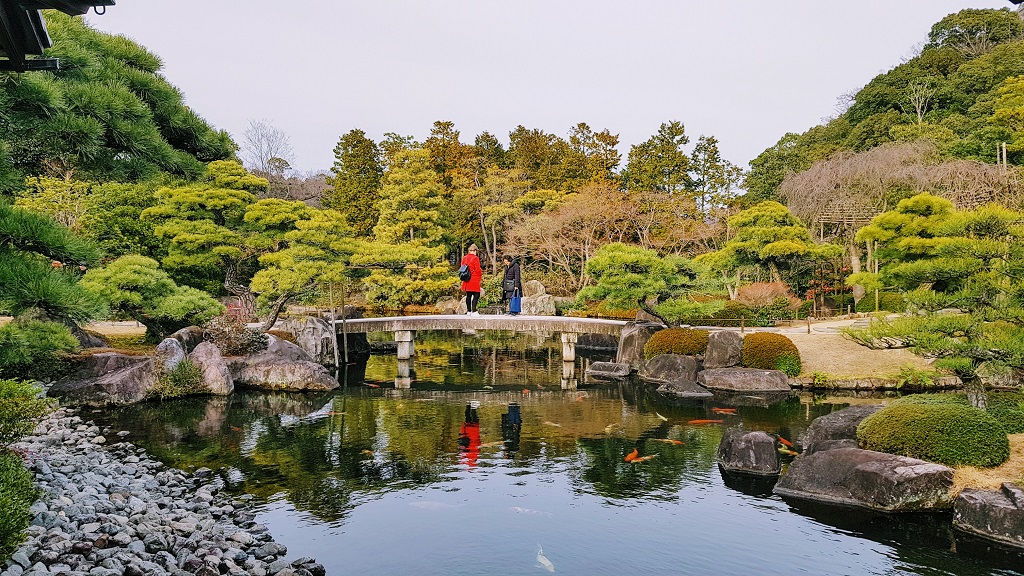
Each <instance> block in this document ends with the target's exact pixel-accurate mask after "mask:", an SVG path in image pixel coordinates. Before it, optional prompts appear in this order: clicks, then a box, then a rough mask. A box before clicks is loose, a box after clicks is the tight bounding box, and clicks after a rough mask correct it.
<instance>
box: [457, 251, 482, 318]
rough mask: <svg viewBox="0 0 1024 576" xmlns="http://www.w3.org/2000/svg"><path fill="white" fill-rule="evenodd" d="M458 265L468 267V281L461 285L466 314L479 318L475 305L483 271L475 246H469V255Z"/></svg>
mask: <svg viewBox="0 0 1024 576" xmlns="http://www.w3.org/2000/svg"><path fill="white" fill-rule="evenodd" d="M460 265H465V266H467V267H469V280H466V281H465V282H463V283H462V291H463V292H465V293H466V314H468V315H470V316H479V315H480V313H479V312H477V311H476V305H477V303H478V302H480V280H481V279H483V277H484V271H483V268H481V267H480V258H479V257H478V256H477V255H476V244H470V245H469V254H466V255H465V256H463V257H462V262H461V264H460Z"/></svg>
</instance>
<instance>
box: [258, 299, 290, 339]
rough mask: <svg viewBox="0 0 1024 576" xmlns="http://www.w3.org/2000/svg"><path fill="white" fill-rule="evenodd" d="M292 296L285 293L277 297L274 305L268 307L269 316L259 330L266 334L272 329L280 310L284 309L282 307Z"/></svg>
mask: <svg viewBox="0 0 1024 576" xmlns="http://www.w3.org/2000/svg"><path fill="white" fill-rule="evenodd" d="M293 296H295V295H294V294H292V293H291V292H285V293H284V294H281V295H280V296H278V297H277V300H274V303H273V304H271V305H270V315H269V316H267V319H266V320H264V321H263V325H262V326H260V330H263V331H264V332H266V331H267V330H270V329H271V328H273V327H274V324H276V323H277V317H278V316H279V315H280V314H281V310H283V309H284V305H285V304H287V303H288V301H289V300H291V299H292V297H293Z"/></svg>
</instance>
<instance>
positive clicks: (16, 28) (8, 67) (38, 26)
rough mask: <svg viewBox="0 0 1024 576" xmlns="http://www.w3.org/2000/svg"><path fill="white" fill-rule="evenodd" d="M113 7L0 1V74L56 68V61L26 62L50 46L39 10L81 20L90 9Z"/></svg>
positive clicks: (63, 0)
mask: <svg viewBox="0 0 1024 576" xmlns="http://www.w3.org/2000/svg"><path fill="white" fill-rule="evenodd" d="M113 5H114V0H89V1H88V2H78V1H76V0H0V71H5V72H12V71H13V72H24V71H26V70H56V69H58V68H59V66H60V63H59V62H58V61H57V59H56V58H29V56H40V55H42V53H43V50H46V49H47V48H49V47H50V46H52V45H53V43H52V42H51V41H50V35H49V34H48V33H47V32H46V22H45V21H44V20H43V14H42V12H40V10H46V9H50V10H60V11H61V12H64V13H65V14H70V15H71V16H81V15H82V14H85V13H86V12H88V11H89V9H90V8H93V7H99V6H103V7H106V6H113Z"/></svg>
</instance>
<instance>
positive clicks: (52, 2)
mask: <svg viewBox="0 0 1024 576" xmlns="http://www.w3.org/2000/svg"><path fill="white" fill-rule="evenodd" d="M19 4H21V7H22V8H24V9H25V10H46V9H51V10H60V11H61V12H63V13H65V14H70V15H72V16H81V15H82V14H85V13H86V12H88V11H89V9H90V8H92V7H93V6H113V5H114V0H90V1H88V2H77V1H76V0H22V2H19Z"/></svg>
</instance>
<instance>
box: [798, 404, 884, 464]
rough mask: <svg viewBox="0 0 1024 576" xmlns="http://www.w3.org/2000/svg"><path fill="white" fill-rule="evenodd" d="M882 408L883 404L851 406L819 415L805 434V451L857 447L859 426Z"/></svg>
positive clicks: (806, 453)
mask: <svg viewBox="0 0 1024 576" xmlns="http://www.w3.org/2000/svg"><path fill="white" fill-rule="evenodd" d="M881 409H882V405H881V404H868V405H864V406H851V407H849V408H844V409H842V410H840V411H838V412H833V413H831V414H826V415H824V416H818V417H817V418H815V419H814V421H813V422H811V425H810V426H808V427H807V431H806V432H804V435H803V447H804V450H803V453H804V455H810V454H813V453H815V452H820V451H821V450H832V449H833V448H857V446H858V445H857V426H860V423H861V422H863V421H864V419H865V418H867V417H868V416H870V415H872V414H874V413H875V412H878V411H879V410H881Z"/></svg>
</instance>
